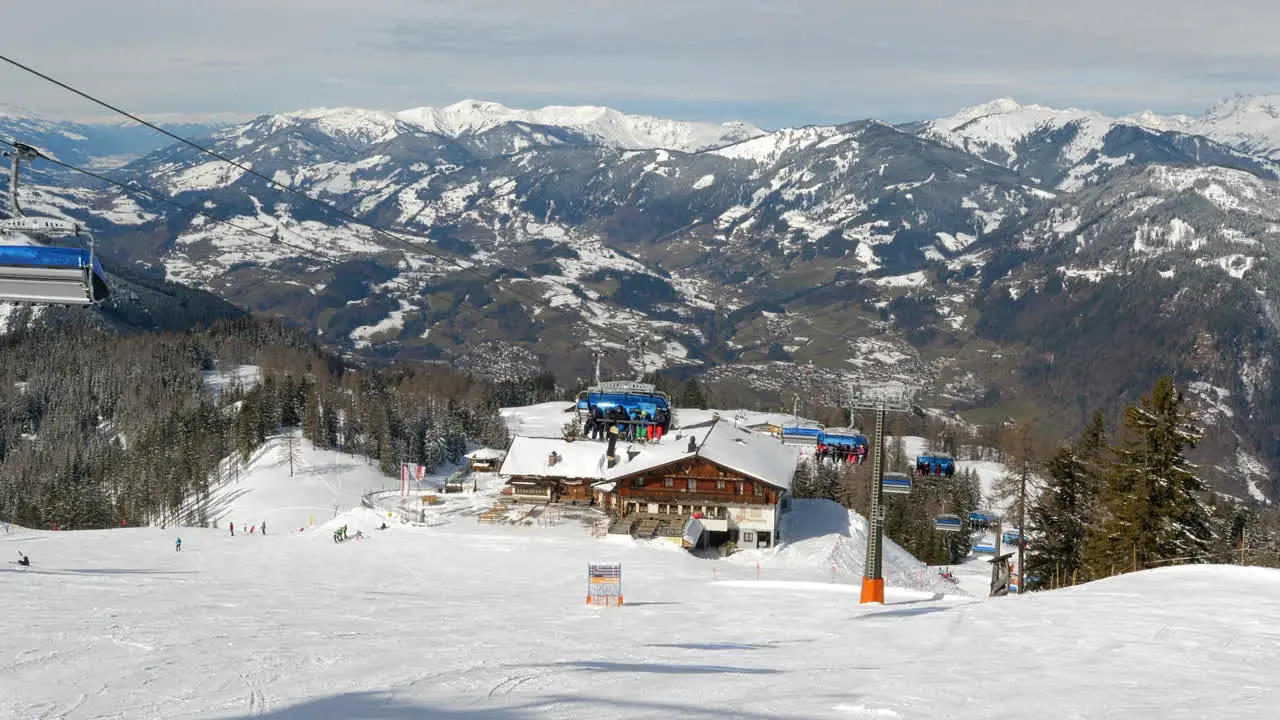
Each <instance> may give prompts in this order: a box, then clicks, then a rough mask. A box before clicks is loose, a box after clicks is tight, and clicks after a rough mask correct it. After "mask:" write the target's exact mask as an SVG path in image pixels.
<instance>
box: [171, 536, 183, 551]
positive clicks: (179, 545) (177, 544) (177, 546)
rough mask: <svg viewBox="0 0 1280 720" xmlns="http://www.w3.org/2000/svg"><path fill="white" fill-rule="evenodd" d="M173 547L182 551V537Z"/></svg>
mask: <svg viewBox="0 0 1280 720" xmlns="http://www.w3.org/2000/svg"><path fill="white" fill-rule="evenodd" d="M173 549H174V550H177V551H178V552H182V538H178V539H177V540H174V542H173Z"/></svg>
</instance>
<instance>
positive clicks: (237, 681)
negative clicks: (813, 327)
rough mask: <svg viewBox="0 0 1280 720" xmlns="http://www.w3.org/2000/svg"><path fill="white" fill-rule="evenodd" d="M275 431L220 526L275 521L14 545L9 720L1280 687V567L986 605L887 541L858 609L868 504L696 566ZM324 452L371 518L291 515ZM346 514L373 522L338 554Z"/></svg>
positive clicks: (742, 709) (19, 537) (328, 718)
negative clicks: (589, 583) (610, 599)
mask: <svg viewBox="0 0 1280 720" xmlns="http://www.w3.org/2000/svg"><path fill="white" fill-rule="evenodd" d="M509 415H510V417H508V421H509V422H529V416H528V414H521V413H509ZM547 417H549V418H550V417H554V416H551V415H549V414H548V415H547ZM556 419H558V418H556ZM284 447H287V444H286V443H285V441H284V440H283V439H282V438H275V439H273V441H272V442H271V443H269V444H268V445H267V446H265V447H264V449H263V450H262V452H261V453H260V454H259V455H258V456H257V457H255V458H254V459H253V461H252V462H251V463H250V464H249V465H248V466H247V468H246V472H244V474H243V475H242V477H241V485H242V488H244V489H248V490H249V492H245V493H241V494H239V495H235V496H231V494H230V493H232V492H234V488H231V489H228V490H225V491H223V494H219V495H215V497H218V498H222V500H223V502H222V504H221V505H220V507H222V508H223V509H225V510H226V513H227V514H226V515H225V517H228V518H230V517H232V516H252V517H253V518H254V519H255V520H260V519H261V518H263V517H265V518H267V519H268V520H269V521H270V522H271V523H272V528H273V531H272V533H271V534H269V535H267V536H265V537H264V536H262V535H261V534H254V535H245V534H243V533H241V532H237V535H236V536H235V537H232V536H231V535H230V534H229V533H228V532H227V530H226V529H225V527H224V528H223V529H217V530H215V529H202V528H201V529H198V528H179V529H174V528H172V527H170V528H168V529H162V528H156V527H151V528H127V529H113V530H103V531H83V532H56V533H55V532H47V531H39V530H27V529H20V528H14V529H12V530H11V531H10V532H9V533H8V534H5V535H0V555H3V556H7V557H8V558H12V559H14V560H16V559H17V557H18V551H21V552H24V553H26V554H28V555H29V556H30V557H31V559H32V563H33V565H32V567H30V568H19V567H18V566H16V565H14V564H6V565H4V566H2V567H0V590H2V591H3V594H4V598H5V605H6V608H5V609H6V612H5V613H3V614H0V717H4V718H9V717H12V718H24V719H25V718H66V719H67V720H89V719H91V718H93V719H97V718H176V719H180V720H181V719H185V718H234V719H239V718H255V717H257V718H276V719H282V718H290V719H298V720H302V719H306V720H339V719H344V720H345V719H346V718H380V719H387V720H401V719H404V720H407V719H408V718H425V717H432V718H434V717H442V718H502V719H517V718H518V719H525V718H544V717H546V718H578V717H584V718H599V717H608V718H651V717H661V716H669V717H680V718H727V717H733V718H748V719H749V720H755V719H759V718H784V717H785V718H801V719H804V718H877V719H885V718H888V719H893V718H958V719H962V720H963V719H967V718H974V719H978V718H984V719H985V718H1000V717H1026V716H1028V714H1031V715H1033V716H1035V715H1037V714H1044V715H1045V716H1049V717H1064V718H1065V717H1072V718H1112V717H1115V718H1125V719H1126V720H1132V719H1135V718H1160V719H1162V720H1163V719H1166V718H1173V719H1178V718H1188V719H1190V718H1197V719H1198V718H1205V717H1218V716H1221V715H1222V713H1223V712H1224V710H1228V709H1229V712H1230V716H1231V717H1232V718H1233V720H1249V719H1252V718H1259V719H1262V718H1268V719H1269V718H1272V717H1274V714H1275V712H1274V711H1275V707H1276V704H1277V702H1280V687H1277V686H1276V684H1275V683H1273V682H1270V681H1267V680H1266V677H1268V675H1267V672H1268V670H1267V669H1268V668H1271V667H1274V666H1275V665H1276V664H1277V662H1280V572H1278V571H1272V570H1263V569H1257V568H1238V567H1231V566H1201V567H1184V568H1164V569H1161V570H1154V571H1148V572H1144V573H1139V574H1135V575H1130V576H1124V577H1118V578H1113V579H1110V580H1106V581H1101V582H1097V583H1092V584H1088V585H1082V586H1079V587H1075V588H1070V589H1067V590H1062V591H1056V592H1052V593H1040V594H1032V595H1025V596H1020V597H1008V598H998V599H987V598H982V597H979V596H980V595H981V594H982V591H983V589H984V586H985V583H984V582H983V573H984V572H987V571H988V570H987V566H986V564H985V563H979V562H973V563H970V564H966V565H965V566H963V567H962V568H959V569H957V572H958V574H959V575H960V576H961V590H964V589H971V590H973V591H974V594H973V595H969V594H964V593H963V592H960V593H957V592H956V589H955V586H953V585H950V584H949V583H943V582H941V581H939V580H938V579H937V578H936V574H931V573H933V571H932V570H931V569H928V568H924V567H923V566H921V565H920V563H918V561H916V560H915V559H914V558H912V557H911V556H910V555H908V554H907V553H905V552H904V551H902V550H901V549H900V548H898V547H897V546H896V545H894V544H893V543H891V542H887V543H886V546H885V568H886V574H887V575H888V576H889V577H888V587H887V588H886V600H887V604H886V605H883V606H882V605H859V604H858V596H859V578H860V576H861V572H862V566H861V563H862V549H863V547H864V545H865V522H864V521H863V520H862V518H861V517H859V516H858V515H857V514H855V513H850V512H848V511H847V510H844V509H843V508H840V507H838V506H837V505H835V504H834V503H830V502H827V501H817V500H800V501H796V502H795V505H794V509H793V511H792V512H791V513H789V514H787V515H785V516H784V518H783V533H784V537H785V542H784V544H783V545H781V546H780V547H778V548H776V549H772V550H763V551H762V550H747V551H742V552H739V553H736V554H735V555H733V556H730V557H728V558H723V559H714V560H712V559H700V558H696V557H693V556H692V555H690V554H688V553H686V552H684V551H682V550H680V549H679V548H678V547H676V546H674V545H672V544H670V543H668V542H664V541H636V540H633V539H632V538H630V537H628V536H621V537H618V536H604V537H594V536H593V534H592V532H591V525H593V524H594V523H595V521H596V519H597V516H596V515H595V513H594V511H593V510H589V509H581V508H579V509H576V510H566V511H565V512H564V513H563V514H560V515H556V514H552V516H551V519H550V520H546V519H545V518H544V519H543V520H540V521H538V522H530V523H528V524H525V525H509V524H482V523H480V522H479V515H480V513H482V512H484V510H485V509H486V508H487V507H488V506H489V505H490V504H491V503H492V502H493V500H494V499H495V498H496V496H497V492H498V490H499V488H500V486H501V483H500V481H499V479H498V478H496V477H494V476H492V475H490V476H482V477H481V478H480V479H479V480H478V481H477V482H476V487H477V490H476V491H475V492H470V491H467V492H463V493H457V494H450V495H443V496H441V500H442V503H441V504H440V505H437V506H432V507H430V508H428V512H427V515H428V517H427V520H426V522H425V523H419V524H414V523H402V522H400V519H401V516H400V515H399V514H398V513H396V512H394V511H393V512H391V514H390V516H388V512H387V511H386V508H385V507H380V508H379V509H378V510H373V509H368V508H364V507H359V506H358V505H357V504H358V502H359V495H360V493H358V492H356V490H355V488H357V487H359V486H360V485H362V484H363V485H365V487H387V486H388V485H387V484H386V480H390V481H391V484H392V485H394V484H395V483H396V481H395V479H384V478H382V477H381V476H378V475H377V474H376V472H374V471H373V470H372V468H371V467H370V466H364V465H363V462H364V461H363V460H360V459H355V458H347V457H346V456H343V455H340V454H337V453H327V452H319V451H315V450H313V449H311V448H310V447H309V446H304V447H303V451H302V455H303V459H304V462H303V463H300V465H301V466H302V467H303V472H302V474H301V475H299V474H296V473H295V476H294V477H289V475H288V467H287V460H288V457H287V454H283V455H282V453H283V450H282V448H284ZM343 463H347V464H345V465H344V464H343ZM351 463H355V464H354V465H352V464H351ZM326 465H333V466H336V467H341V468H343V470H342V472H341V473H340V474H342V475H343V476H344V477H345V478H354V479H352V480H350V485H348V480H345V479H344V481H343V482H344V484H343V487H344V488H348V487H349V488H351V490H350V492H351V495H350V496H346V495H344V496H343V497H342V502H346V503H349V505H348V507H353V508H354V509H349V510H345V511H342V512H339V513H338V514H337V515H336V517H329V518H326V519H322V518H320V517H317V518H316V525H315V526H314V527H309V526H304V525H301V524H299V525H298V528H291V529H289V530H288V531H286V523H285V521H284V520H283V518H286V517H287V518H292V519H295V520H296V519H297V518H298V517H300V516H299V515H296V514H292V513H297V512H299V510H298V509H299V508H302V507H305V506H308V505H312V504H315V505H323V506H324V507H329V503H330V502H331V501H332V500H333V499H334V498H335V497H337V495H335V493H334V490H335V489H336V488H334V487H332V486H326V485H324V484H323V482H322V478H324V477H325V471H324V469H323V468H324V467H325V466H326ZM362 470H363V471H368V472H370V473H373V474H372V475H362V474H361V472H362ZM308 472H310V473H311V475H310V476H308V475H307V473H308ZM308 477H310V479H307V478H308ZM362 477H363V478H364V480H359V478H362ZM300 478H301V479H300ZM342 492H344V493H345V492H347V490H343V491H342ZM326 493H328V494H326ZM388 495H389V497H388V500H389V501H390V503H391V504H392V505H394V504H396V503H397V502H398V498H397V497H396V496H397V493H394V492H393V493H389V494H388ZM273 518H280V519H279V520H276V519H273ZM406 519H407V518H406ZM384 521H389V525H390V527H388V528H387V529H385V530H380V529H378V528H379V527H380V526H381V524H382V523H383V522H384ZM239 522H240V521H237V524H239ZM340 525H347V526H349V528H350V532H351V534H355V533H356V532H357V531H360V532H361V533H362V534H363V535H364V537H365V539H364V540H352V541H349V542H346V543H342V544H335V543H334V542H333V541H332V536H331V530H332V529H334V528H336V527H338V526H340ZM178 536H181V538H182V541H183V549H182V551H181V552H175V551H174V541H175V538H176V537H178ZM590 562H621V563H622V567H623V587H622V590H623V594H624V597H625V598H626V604H625V606H623V607H621V608H589V607H586V606H585V604H584V601H585V590H586V577H585V575H586V566H587V564H588V563H590ZM944 591H945V592H949V593H951V594H944Z"/></svg>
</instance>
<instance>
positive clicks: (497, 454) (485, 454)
mask: <svg viewBox="0 0 1280 720" xmlns="http://www.w3.org/2000/svg"><path fill="white" fill-rule="evenodd" d="M506 456H507V451H506V450H494V449H493V448H480V449H479V450H472V451H471V452H469V453H467V457H469V458H471V459H472V460H501V459H502V458H504V457H506Z"/></svg>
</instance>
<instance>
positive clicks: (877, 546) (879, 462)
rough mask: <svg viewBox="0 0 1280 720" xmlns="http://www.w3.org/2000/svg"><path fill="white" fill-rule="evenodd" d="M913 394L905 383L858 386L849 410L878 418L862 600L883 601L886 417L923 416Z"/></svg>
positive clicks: (872, 467)
mask: <svg viewBox="0 0 1280 720" xmlns="http://www.w3.org/2000/svg"><path fill="white" fill-rule="evenodd" d="M914 394H915V391H914V389H912V388H908V387H906V386H903V385H896V386H895V385H890V386H883V387H864V388H857V389H855V390H854V391H853V393H852V396H851V398H850V402H849V409H850V410H864V411H871V412H873V413H875V419H876V420H875V422H876V427H875V430H874V432H873V434H872V436H871V512H870V513H868V515H869V517H868V518H867V559H866V563H865V565H864V570H863V573H862V600H861V602H863V603H882V604H883V603H884V435H885V421H886V419H887V417H888V415H889V413H891V412H900V413H911V414H915V415H918V416H921V417H923V416H924V411H923V410H921V409H920V408H919V407H917V406H916V405H914V404H912V402H911V401H912V397H913V396H914Z"/></svg>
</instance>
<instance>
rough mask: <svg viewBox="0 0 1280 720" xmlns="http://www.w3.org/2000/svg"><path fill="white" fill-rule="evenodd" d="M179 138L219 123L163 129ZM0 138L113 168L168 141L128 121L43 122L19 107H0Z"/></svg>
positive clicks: (83, 163) (76, 162)
mask: <svg viewBox="0 0 1280 720" xmlns="http://www.w3.org/2000/svg"><path fill="white" fill-rule="evenodd" d="M167 127H168V128H169V129H171V130H173V131H174V132H176V133H178V134H179V135H181V136H183V137H200V136H203V135H206V134H208V133H209V132H212V131H213V130H214V129H216V128H218V127H221V124H219V123H209V122H180V123H173V124H170V125H168V126H167ZM0 138H3V139H5V140H18V141H20V142H24V143H27V144H28V145H33V146H36V147H39V148H41V149H42V150H44V151H45V152H46V153H48V154H49V155H51V156H53V157H56V158H58V159H60V160H62V161H64V162H68V163H72V164H74V165H80V166H90V167H97V168H106V167H117V166H119V165H123V164H125V163H127V162H129V161H131V160H135V159H137V158H139V157H141V156H143V155H145V154H147V153H149V152H153V151H155V150H159V149H160V148H162V147H165V146H166V145H168V144H169V142H170V141H169V139H168V138H166V137H164V136H163V135H160V134H159V133H157V132H155V131H154V130H151V129H150V128H146V127H143V126H141V125H138V124H136V123H133V122H132V121H128V124H123V123H76V122H62V121H54V120H47V119H43V118H41V117H39V116H38V115H36V114H35V113H32V112H30V111H28V110H23V109H21V108H5V107H0Z"/></svg>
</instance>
